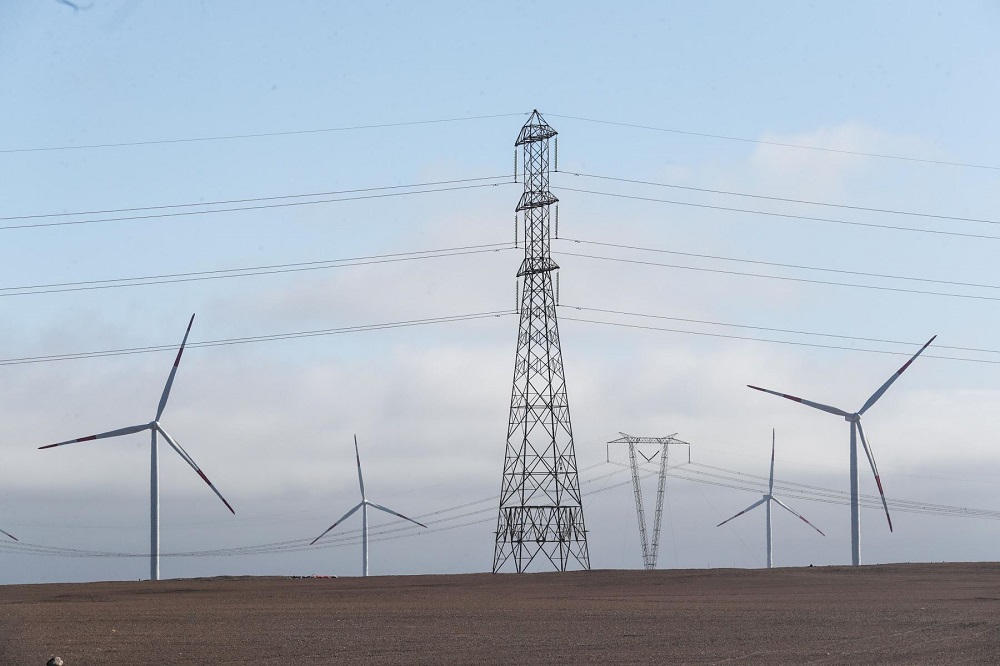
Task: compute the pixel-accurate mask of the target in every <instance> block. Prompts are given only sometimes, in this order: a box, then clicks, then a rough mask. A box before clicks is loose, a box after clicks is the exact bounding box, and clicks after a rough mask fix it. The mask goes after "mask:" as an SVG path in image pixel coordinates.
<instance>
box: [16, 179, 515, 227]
mask: <svg viewBox="0 0 1000 666" xmlns="http://www.w3.org/2000/svg"><path fill="white" fill-rule="evenodd" d="M507 184H509V183H507V182H496V183H479V184H470V185H454V186H452V187H434V188H424V189H411V190H407V191H405V192H381V193H378V194H359V195H356V196H343V197H334V198H326V199H315V200H311V201H284V202H281V203H258V204H248V205H245V206H230V207H227V208H210V209H205V210H184V211H173V212H169V213H148V214H145V215H120V216H117V217H98V218H89V219H84V220H63V221H59V222H31V223H24V224H8V225H0V231H11V230H14V229H38V228H43V227H69V226H76V225H83V224H97V223H100V222H121V221H128V220H151V219H157V218H166V217H185V216H189V215H211V214H214V213H232V212H239V211H248V210H265V209H273V208H290V207H292V206H316V205H319V204H328V203H339V202H341V201H360V200H364V199H385V198H389V197H404V196H409V195H412V194H432V193H435V192H455V191H458V190H473V189H479V188H483V187H499V186H501V185H507ZM401 187H405V186H401ZM385 189H389V188H385ZM349 191H350V190H345V192H349ZM362 191H364V190H362ZM295 196H297V195H295ZM182 205H185V206H186V205H189V204H182Z"/></svg>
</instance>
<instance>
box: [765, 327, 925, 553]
mask: <svg viewBox="0 0 1000 666" xmlns="http://www.w3.org/2000/svg"><path fill="white" fill-rule="evenodd" d="M935 338H937V336H936V335H935V336H934V337H932V338H931V339H930V340H928V341H927V342H926V343H924V346H923V347H921V348H920V351H918V352H917V353H916V354H914V355H913V356H912V357H911V358H910V360H909V361H907V362H906V363H904V364H903V367H901V368H900V369H899V370H897V371H896V374H894V375H893V376H892V377H889V379H888V380H886V382H885V383H884V384H882V386H880V387H879V389H878V390H877V391H875V392H874V393H872V395H871V397H870V398H868V400H867V401H866V402H865V404H864V405H862V406H861V409H859V410H858V411H856V412H854V413H850V412H846V411H844V410H843V409H839V408H837V407H831V406H829V405H824V404H821V403H818V402H811V401H809V400H804V399H803V398H797V397H795V396H794V395H787V394H785V393H778V392H777V391H771V390H768V389H765V388H760V387H759V386H753V385H751V384H747V386H749V387H750V388H752V389H754V390H757V391H763V392H764V393H770V394H771V395H776V396H778V397H780V398H787V399H789V400H794V401H795V402H799V403H802V404H803V405H806V406H808V407H812V408H814V409H818V410H820V411H823V412H827V413H828V414H834V415H836V416H843V417H844V420H846V421H847V422H848V423H850V424H851V563H852V564H853V565H854V566H858V565H859V564H861V513H860V511H859V505H858V436H859V435H860V437H861V445H862V446H863V447H864V449H865V455H867V456H868V463H869V464H870V465H871V468H872V473H873V474H874V475H875V485H877V486H878V494H879V495H880V496H881V497H882V508H884V509H885V517H886V520H888V521H889V531H890V532H891V531H892V518H890V517H889V505H888V504H886V501H885V493H884V492H883V491H882V481H881V479H879V476H878V467H876V465H875V456H874V455H873V454H872V449H871V445H870V444H869V443H868V438H867V437H865V431H864V428H862V427H861V416H862V415H863V414H864V413H865V412H867V411H868V410H869V409H870V408H871V406H872V405H874V404H875V403H876V402H877V401H878V399H879V398H881V397H882V394H883V393H885V392H886V391H887V390H889V387H890V386H892V383H893V382H894V381H896V380H897V379H898V378H899V376H900V375H901V374H903V372H904V371H905V370H906V369H907V368H908V367H910V364H911V363H913V362H914V361H915V360H916V359H917V357H918V356H920V355H921V354H922V353H923V352H924V350H925V349H927V347H928V346H930V344H931V343H932V342H934V339H935Z"/></svg>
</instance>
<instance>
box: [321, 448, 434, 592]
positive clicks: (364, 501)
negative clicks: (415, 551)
mask: <svg viewBox="0 0 1000 666" xmlns="http://www.w3.org/2000/svg"><path fill="white" fill-rule="evenodd" d="M354 456H355V458H356V459H357V461H358V485H359V486H361V501H360V502H359V503H358V504H356V505H355V506H354V508H353V509H351V510H350V511H348V512H347V513H345V514H344V515H343V516H342V517H341V518H340V520H338V521H337V522H335V523H334V524H333V525H330V526H329V527H328V528H326V530H325V531H324V532H323V533H322V534H320V535H319V536H318V537H316V538H315V539H313V540H312V542H311V543H310V544H309V545H310V546H311V545H313V544H314V543H316V542H317V541H319V540H320V539H322V538H323V537H324V536H326V533H327V532H329V531H330V530H332V529H333V528H334V527H336V526H337V525H339V524H341V523H342V522H344V521H345V520H347V519H348V518H350V517H351V516H352V515H354V512H355V511H357V510H358V509H361V563H362V567H361V570H362V572H363V573H362V575H363V576H367V575H368V507H371V508H373V509H378V510H379V511H384V512H385V513H388V514H392V515H393V516H399V517H400V518H403V519H404V520H408V521H410V522H411V523H415V524H417V525H420V526H421V527H423V528H426V527H427V526H426V525H424V524H423V523H418V522H417V521H415V520H413V518H407V517H406V516H404V515H403V514H401V513H397V512H395V511H393V510H392V509H389V508H386V507H384V506H382V505H381V504H376V503H375V502H372V501H371V500H369V499H368V498H366V497H365V480H364V477H362V476H361V454H360V453H358V436H357V435H355V436H354Z"/></svg>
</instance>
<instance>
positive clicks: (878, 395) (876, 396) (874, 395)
mask: <svg viewBox="0 0 1000 666" xmlns="http://www.w3.org/2000/svg"><path fill="white" fill-rule="evenodd" d="M936 337H937V336H936V335H935V336H934V337H933V338H931V339H930V340H928V341H927V342H925V343H924V346H923V347H921V348H920V351H918V352H917V353H916V354H914V355H913V356H912V357H910V360H909V361H907V362H906V363H904V364H903V367H902V368H900V369H899V370H897V371H896V374H894V375H893V376H892V377H889V379H887V380H886V382H885V384H882V386H880V387H879V389H878V390H877V391H875V392H874V393H872V397H870V398H868V402H866V403H865V405H864V407H862V408H861V409H859V410H858V414H859V415H861V414H864V413H865V412H866V411H868V408H870V407H871V406H872V405H874V404H875V403H876V402H878V399H879V398H881V397H882V394H883V393H885V392H886V391H887V390H888V389H889V387H890V386H892V383H893V382H894V381H896V380H897V379H899V376H900V375H901V374H903V372H904V371H905V370H906V369H907V368H908V367H910V364H911V363H913V362H914V361H915V360H917V357H918V356H920V355H921V354H923V353H924V350H925V349H927V347H928V346H929V345H930V344H931V343H932V342H934V338H936Z"/></svg>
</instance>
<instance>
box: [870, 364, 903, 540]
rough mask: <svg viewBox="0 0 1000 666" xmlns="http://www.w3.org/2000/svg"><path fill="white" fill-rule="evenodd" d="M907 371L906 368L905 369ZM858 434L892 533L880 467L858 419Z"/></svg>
mask: <svg viewBox="0 0 1000 666" xmlns="http://www.w3.org/2000/svg"><path fill="white" fill-rule="evenodd" d="M904 369H905V368H904ZM858 434H859V435H861V445H862V446H864V448H865V455H867V456H868V462H869V464H870V465H871V466H872V474H874V475H875V485H877V486H878V494H879V496H880V497H881V498H882V508H883V509H885V519H886V520H888V521H889V531H890V532H891V531H892V518H890V517H889V505H888V504H886V501H885V493H884V492H882V480H881V479H880V478H879V477H878V467H876V466H875V455H874V454H873V453H872V449H871V446H870V445H869V444H868V438H867V437H865V429H864V428H862V427H861V419H858Z"/></svg>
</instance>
